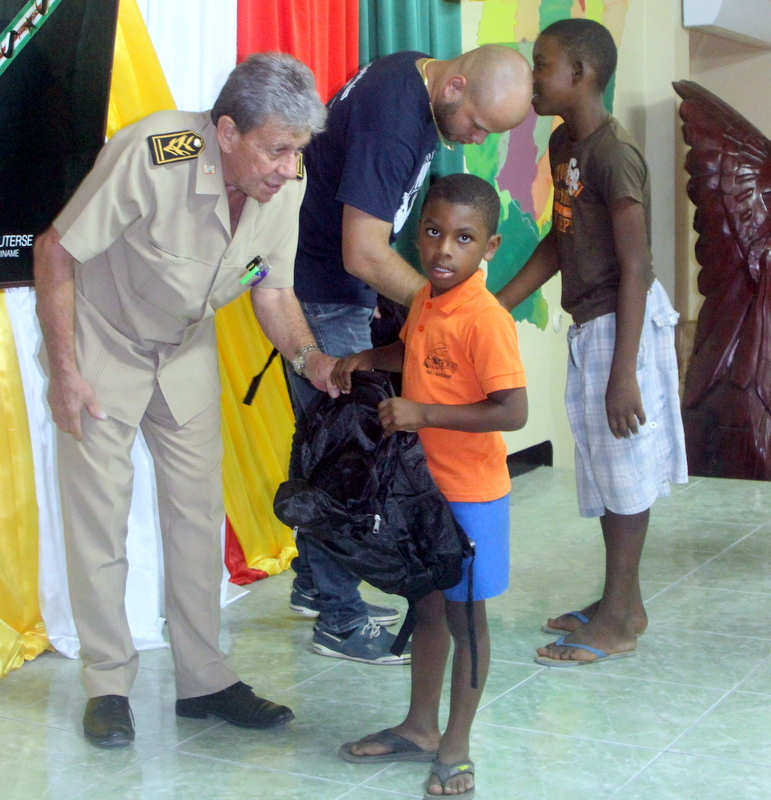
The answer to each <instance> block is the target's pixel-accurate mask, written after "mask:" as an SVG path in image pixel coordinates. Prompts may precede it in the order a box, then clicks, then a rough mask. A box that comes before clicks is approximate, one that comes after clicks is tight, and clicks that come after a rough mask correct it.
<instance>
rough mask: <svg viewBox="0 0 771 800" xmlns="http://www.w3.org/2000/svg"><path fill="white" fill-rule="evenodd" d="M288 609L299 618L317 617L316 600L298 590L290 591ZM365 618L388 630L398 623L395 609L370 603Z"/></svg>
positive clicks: (397, 614) (397, 613)
mask: <svg viewBox="0 0 771 800" xmlns="http://www.w3.org/2000/svg"><path fill="white" fill-rule="evenodd" d="M289 608H290V609H291V610H292V611H294V613H295V614H299V615H300V616H301V617H312V618H314V619H315V618H316V617H318V615H319V608H318V606H317V605H316V598H315V597H314V596H313V595H310V594H305V592H301V591H300V590H299V589H294V588H293V589H292V594H291V595H290V597H289ZM367 616H368V617H369V618H370V619H373V620H375V622H377V624H378V625H382V626H383V627H385V628H390V627H391V625H396V623H397V622H398V621H399V612H398V611H397V610H396V609H395V608H387V607H385V606H373V605H371V604H370V603H367Z"/></svg>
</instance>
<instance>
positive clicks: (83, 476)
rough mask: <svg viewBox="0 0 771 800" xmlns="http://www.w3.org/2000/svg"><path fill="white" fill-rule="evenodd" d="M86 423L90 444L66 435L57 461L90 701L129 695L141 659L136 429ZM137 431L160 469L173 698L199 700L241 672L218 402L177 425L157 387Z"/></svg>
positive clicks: (75, 614) (111, 422) (112, 422)
mask: <svg viewBox="0 0 771 800" xmlns="http://www.w3.org/2000/svg"><path fill="white" fill-rule="evenodd" d="M191 391H194V389H191ZM81 421H82V424H83V441H82V442H77V441H75V439H74V438H73V437H72V436H70V435H69V434H64V433H62V432H61V431H59V436H58V460H59V485H60V491H61V501H62V511H63V515H64V536H65V545H66V553H67V576H68V579H69V588H70V598H71V601H72V612H73V617H74V621H75V627H76V628H77V631H78V636H79V638H80V657H81V659H82V662H83V672H82V678H83V685H84V686H85V688H86V692H87V693H88V696H89V697H97V696H100V695H104V694H117V695H123V696H128V694H129V691H130V689H131V686H132V684H133V682H134V678H135V677H136V673H137V669H138V666H139V657H138V654H137V652H136V650H135V648H134V645H133V642H132V639H131V633H130V631H129V626H128V621H127V618H126V606H125V594H126V576H127V573H128V561H127V558H126V536H127V531H128V513H129V507H130V503H131V493H132V483H133V475H134V470H133V465H132V462H131V455H130V453H131V447H132V444H133V442H134V438H135V436H136V430H135V428H133V427H132V426H130V425H126V424H124V423H122V422H119V421H117V420H115V419H113V418H109V419H107V420H105V421H99V420H95V419H93V418H92V417H91V416H90V415H89V414H88V412H87V411H85V410H84V411H83V412H82V419H81ZM140 427H141V428H142V432H143V434H144V436H145V440H146V442H147V445H148V447H149V449H150V452H151V454H152V456H153V462H154V466H155V476H156V484H157V490H158V508H159V516H160V527H161V535H162V539H163V557H164V566H165V589H166V619H167V622H168V626H169V638H170V641H171V649H172V654H173V657H174V667H175V677H176V686H177V696H178V697H179V698H187V697H198V696H200V695H205V694H210V693H212V692H217V691H219V690H220V689H224V688H226V687H227V686H230V685H232V684H233V683H235V682H236V681H237V680H238V676H237V675H236V674H235V672H234V671H233V669H232V667H231V665H230V663H229V659H228V658H227V657H226V656H225V655H223V653H222V652H221V651H220V649H219V633H220V584H221V581H222V546H221V539H220V531H221V525H222V520H223V518H224V508H223V501H222V475H221V464H222V439H221V436H220V407H219V402H217V403H215V404H213V405H212V406H210V407H209V408H208V409H207V410H206V411H204V412H202V413H201V414H199V415H198V416H196V417H194V418H193V419H192V420H191V421H190V422H188V423H187V424H185V425H184V426H183V427H180V426H178V425H177V423H176V422H175V421H174V418H173V417H172V415H171V413H170V411H169V409H168V406H167V405H166V401H165V399H164V397H163V394H162V393H161V391H160V389H159V388H158V387H157V385H156V389H155V392H154V394H153V396H152V398H151V400H150V403H149V405H148V407H147V410H146V412H145V415H144V417H143V419H142V422H141V424H140Z"/></svg>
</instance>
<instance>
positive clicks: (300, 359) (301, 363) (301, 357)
mask: <svg viewBox="0 0 771 800" xmlns="http://www.w3.org/2000/svg"><path fill="white" fill-rule="evenodd" d="M313 350H319V347H318V345H315V344H304V345H303V346H302V347H301V348H300V349H299V350H298V351H297V353H295V357H294V358H293V359H292V366H293V367H294V371H295V372H296V373H297V374H298V375H302V374H303V370H304V369H305V356H307V355H308V353H310V352H311V351H313ZM319 352H321V351H320V350H319Z"/></svg>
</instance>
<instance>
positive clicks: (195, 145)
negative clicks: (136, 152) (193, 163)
mask: <svg viewBox="0 0 771 800" xmlns="http://www.w3.org/2000/svg"><path fill="white" fill-rule="evenodd" d="M147 143H148V144H149V145H150V155H151V156H152V159H153V164H155V166H156V167H157V166H160V165H161V164H172V163H174V162H175V161H189V160H190V159H191V158H198V156H199V155H200V153H201V152H202V151H203V149H204V147H205V146H206V145H205V143H204V141H203V137H202V136H201V135H200V134H199V133H196V132H195V131H177V132H176V133H158V134H156V135H155V136H148V137H147Z"/></svg>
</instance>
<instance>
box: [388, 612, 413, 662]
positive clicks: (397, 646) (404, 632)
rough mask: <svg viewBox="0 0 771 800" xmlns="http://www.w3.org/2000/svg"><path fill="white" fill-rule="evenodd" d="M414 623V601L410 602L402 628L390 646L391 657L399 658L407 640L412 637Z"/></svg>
mask: <svg viewBox="0 0 771 800" xmlns="http://www.w3.org/2000/svg"><path fill="white" fill-rule="evenodd" d="M415 622H416V617H415V601H414V600H410V601H409V606H408V608H407V613H406V615H405V617H404V622H402V627H401V628H400V629H399V633H397V634H396V639H395V640H394V643H393V644H392V645H391V653H392V655H395V656H400V655H401V654H402V653H403V652H404V648H405V647H406V646H407V639H409V638H410V636H412V632H413V631H414V630H415Z"/></svg>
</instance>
